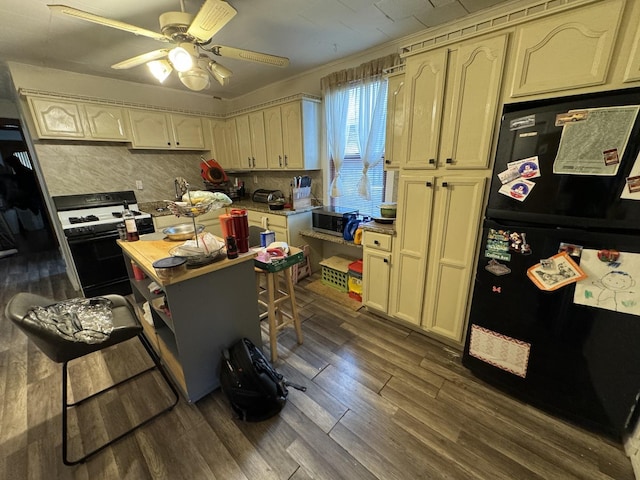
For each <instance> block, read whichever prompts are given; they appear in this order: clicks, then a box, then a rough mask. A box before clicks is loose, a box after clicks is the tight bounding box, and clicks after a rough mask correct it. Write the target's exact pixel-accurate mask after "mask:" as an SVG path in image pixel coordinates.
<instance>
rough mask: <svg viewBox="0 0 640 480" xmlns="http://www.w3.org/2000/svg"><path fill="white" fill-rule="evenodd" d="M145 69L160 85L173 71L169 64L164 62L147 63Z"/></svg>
mask: <svg viewBox="0 0 640 480" xmlns="http://www.w3.org/2000/svg"><path fill="white" fill-rule="evenodd" d="M147 67H148V68H149V71H150V72H151V74H152V75H153V76H154V77H155V78H156V79H157V80H158V81H159V82H160V83H163V82H164V81H165V80H166V79H167V77H168V76H169V74H171V72H172V71H173V67H171V64H170V63H169V62H168V61H166V60H154V61H152V62H148V63H147Z"/></svg>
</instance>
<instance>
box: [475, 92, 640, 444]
mask: <svg viewBox="0 0 640 480" xmlns="http://www.w3.org/2000/svg"><path fill="white" fill-rule="evenodd" d="M639 106H640V89H628V90H622V91H614V92H606V93H600V94H589V95H581V96H573V97H563V98H555V99H548V100H544V101H538V102H526V103H519V104H511V105H506V106H505V108H504V111H503V116H502V120H501V126H500V132H499V139H498V145H497V149H496V159H495V167H494V172H493V176H492V180H491V186H490V193H489V198H488V203H487V208H486V211H485V219H484V223H483V232H482V242H481V246H480V251H479V255H478V265H477V269H476V276H475V285H474V291H473V297H472V303H471V308H470V315H469V322H468V329H467V335H466V342H465V349H464V354H463V364H464V365H465V366H466V367H467V368H468V369H470V370H471V371H472V372H473V374H474V375H475V376H477V377H478V378H480V379H482V380H484V381H486V382H487V383H489V384H491V385H493V386H495V387H497V388H499V389H501V390H503V391H505V392H506V393H508V394H510V395H512V396H514V397H516V398H518V399H520V400H522V401H525V402H526V403H528V404H530V405H533V406H535V407H537V408H540V409H543V410H545V411H547V412H549V413H551V414H554V415H556V416H558V417H561V418H563V419H566V420H569V421H571V422H573V423H576V424H578V425H581V426H583V427H585V428H588V429H590V430H593V431H597V432H599V433H602V434H605V435H607V436H609V437H611V438H614V439H616V440H621V439H622V437H623V435H624V433H625V432H627V431H630V430H631V429H632V428H633V425H634V424H635V422H636V421H637V416H638V410H640V407H638V398H639V395H640V172H639V171H638V169H639V168H640V160H637V157H638V154H639V152H640V115H638V109H639V108H638V107H639ZM577 280H578V281H577Z"/></svg>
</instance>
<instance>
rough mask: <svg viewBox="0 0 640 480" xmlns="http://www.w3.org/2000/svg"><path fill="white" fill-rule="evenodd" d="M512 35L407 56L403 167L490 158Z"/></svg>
mask: <svg viewBox="0 0 640 480" xmlns="http://www.w3.org/2000/svg"><path fill="white" fill-rule="evenodd" d="M506 44H507V35H506V34H502V35H497V36H490V37H480V38H477V39H473V40H469V41H466V42H461V43H459V44H457V45H455V46H452V47H447V48H442V49H438V50H434V51H428V52H425V53H421V54H417V55H415V56H411V57H408V58H407V63H406V70H405V82H406V83H407V87H405V88H408V91H407V93H406V95H407V97H406V101H407V104H406V105H407V108H406V122H407V125H406V129H405V131H406V148H407V152H406V155H405V156H404V157H403V161H402V162H401V164H400V166H401V167H403V168H420V169H434V168H438V167H444V168H446V169H448V170H453V169H485V168H487V167H488V166H489V164H490V157H491V141H492V139H493V129H494V126H495V124H496V119H497V114H498V106H499V98H500V89H501V85H502V75H503V70H504V61H505V50H506Z"/></svg>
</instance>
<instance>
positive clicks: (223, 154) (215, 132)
mask: <svg viewBox="0 0 640 480" xmlns="http://www.w3.org/2000/svg"><path fill="white" fill-rule="evenodd" d="M206 125H207V126H208V132H209V139H210V141H211V151H210V153H209V154H210V156H211V158H213V159H214V160H215V161H217V162H218V163H219V164H220V165H221V166H222V167H223V168H229V167H230V166H231V158H230V155H229V153H228V149H227V145H226V140H225V120H220V119H217V118H209V119H207V120H206Z"/></svg>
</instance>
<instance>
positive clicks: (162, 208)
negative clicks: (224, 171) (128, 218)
mask: <svg viewBox="0 0 640 480" xmlns="http://www.w3.org/2000/svg"><path fill="white" fill-rule="evenodd" d="M227 208H244V209H247V210H253V211H256V212H262V213H270V214H272V215H283V216H289V215H296V214H298V213H303V212H310V211H311V210H315V209H316V208H322V207H321V206H311V207H305V208H299V209H297V210H290V209H283V210H269V205H267V204H266V203H259V202H254V201H253V200H251V199H242V200H234V201H233V203H232V204H231V205H229V206H228V207H227ZM138 210H140V211H141V212H144V213H149V214H150V215H151V216H152V217H164V216H166V215H173V213H171V211H170V210H169V209H168V208H167V203H166V201H164V200H158V201H155V202H145V203H138Z"/></svg>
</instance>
